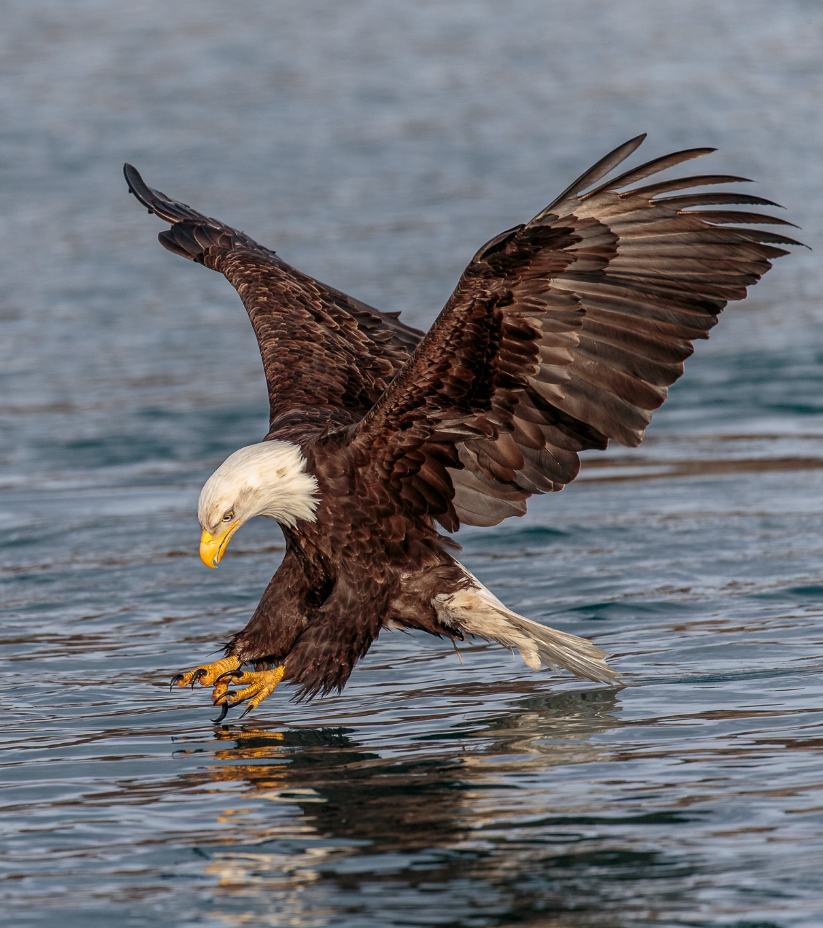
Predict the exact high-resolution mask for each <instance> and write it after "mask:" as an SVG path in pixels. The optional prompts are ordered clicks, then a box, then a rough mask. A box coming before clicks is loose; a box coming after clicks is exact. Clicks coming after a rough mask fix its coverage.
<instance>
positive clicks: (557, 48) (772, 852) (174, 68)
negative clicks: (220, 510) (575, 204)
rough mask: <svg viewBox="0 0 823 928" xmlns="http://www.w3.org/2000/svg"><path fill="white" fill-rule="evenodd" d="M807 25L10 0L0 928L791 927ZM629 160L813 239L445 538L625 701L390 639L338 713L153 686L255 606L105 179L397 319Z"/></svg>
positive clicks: (187, 348) (817, 435)
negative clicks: (578, 638) (540, 470)
mask: <svg viewBox="0 0 823 928" xmlns="http://www.w3.org/2000/svg"><path fill="white" fill-rule="evenodd" d="M821 99H823V6H821V4H820V3H819V2H817V0H808V2H803V0H782V2H781V3H774V2H773V0H724V2H722V3H717V2H716V0H691V2H689V3H681V2H674V0H673V2H669V0H621V2H620V3H612V2H607V0H577V2H575V3H561V2H554V0H509V2H507V3H506V4H500V3H493V2H491V0H487V2H484V0H477V2H469V0H464V2H460V0H457V2H453V3H448V4H439V3H433V2H424V0H413V2H406V3H402V4H401V3H379V2H376V0H345V2H341V0H318V2H307V3H301V4H297V3H288V2H279V0H277V2H272V0H246V2H243V3H237V4H226V3H218V2H216V0H198V2H193V0H177V2H174V3H168V2H162V3H161V2H159V0H146V2H142V3H139V4H129V3H125V2H123V0H73V2H72V3H64V2H57V0H38V2H36V3H31V2H30V0H6V2H5V3H4V5H3V16H2V28H0V217H2V222H0V256H2V263H1V264H0V284H1V286H0V333H1V334H0V422H2V435H3V441H2V446H0V494H2V504H1V505H0V525H2V532H0V578H1V579H2V588H3V596H4V612H3V620H2V630H1V632H0V654H1V655H2V680H3V702H4V713H3V725H2V730H1V731H0V738H2V745H3V754H2V765H1V766H0V772H1V773H0V786H2V793H0V803H1V804H2V816H1V817H0V828H1V829H2V830H1V831H0V834H1V835H2V846H3V852H2V858H0V868H2V881H0V893H2V896H3V906H2V912H3V916H0V920H2V919H3V918H5V923H8V924H9V925H25V926H46V925H57V924H59V925H61V926H68V928H72V926H83V928H96V926H110V925H119V926H123V928H137V926H140V928H143V926H158V925H174V926H178V925H179V926H189V925H192V926H194V925H204V926H221V925H249V926H260V925H272V926H286V925H291V926H312V928H314V926H317V928H319V926H353V928H354V926H375V928H377V926H424V925H426V926H453V928H458V926H459V928H470V926H471V928H475V926H486V925H490V926H514V925H518V926H557V928H560V926H564V928H565V926H598V928H600V926H602V928H624V926H626V928H628V926H641V925H642V926H646V925H660V926H670V925H671V926H674V925H677V926H728V928H731V926H734V928H744V926H746V928H754V926H757V928H767V926H780V928H783V926H808V928H812V926H819V925H820V924H823V683H821V678H820V672H821V668H822V667H823V656H822V655H823V538H821V516H823V364H822V363H821V361H823V307H822V306H821V301H820V293H821V289H822V288H823V275H821V270H820V264H819V255H820V253H821V250H822V249H823V219H821V210H820V202H821V194H823V158H822V157H821V153H823V122H822V121H821V119H820V100H821ZM644 130H647V131H649V133H650V137H649V141H648V142H647V144H646V146H644V151H645V152H647V153H648V156H653V155H656V154H662V153H663V152H665V151H668V150H671V149H672V148H676V147H686V146H694V145H715V146H718V147H719V148H720V149H721V151H720V153H719V154H716V155H713V156H712V157H711V159H707V161H706V162H705V165H706V168H707V169H709V170H720V171H724V172H732V173H741V174H744V175H747V176H750V177H754V178H756V179H758V180H759V181H760V184H759V186H758V187H757V192H758V193H760V194H762V195H765V196H768V197H771V198H773V199H776V200H778V201H780V202H782V203H783V204H784V205H785V206H786V207H787V209H788V212H787V213H786V215H787V216H788V217H789V218H790V219H792V220H793V221H795V222H797V223H798V224H800V225H801V226H803V231H802V233H800V235H801V237H802V238H803V239H804V241H806V242H807V243H808V244H810V245H811V246H813V247H814V248H815V249H816V250H815V251H813V252H799V253H797V254H795V255H793V256H792V257H789V258H785V259H783V260H782V261H781V262H780V263H779V264H778V266H777V267H776V268H775V269H774V271H773V272H772V273H770V274H769V276H768V277H767V278H766V279H765V280H764V281H763V282H762V283H761V284H760V285H759V286H758V287H757V288H756V289H755V290H754V292H753V295H752V298H751V299H750V300H749V301H747V303H746V304H745V305H743V306H739V307H733V308H730V309H729V310H728V311H727V313H726V314H725V315H724V318H723V319H722V320H721V325H720V326H719V327H718V329H716V330H715V333H714V334H713V336H712V340H711V342H710V343H708V344H703V343H701V344H699V345H698V352H697V355H696V357H694V358H693V359H692V360H691V362H690V363H689V365H688V366H687V373H686V377H685V378H684V379H683V380H682V381H681V382H680V383H679V384H678V385H677V386H676V388H674V389H673V390H672V393H671V398H670V400H669V402H668V403H667V405H666V406H665V407H664V408H663V409H662V410H661V411H660V412H659V413H658V414H657V415H656V417H655V421H654V423H653V425H652V427H651V429H650V430H649V435H648V439H647V441H646V443H645V444H644V445H642V446H641V447H640V448H639V449H636V450H634V451H631V452H626V451H622V450H620V449H615V450H614V451H610V452H609V453H608V454H605V455H590V456H589V457H588V458H587V460H586V463H585V466H584V471H583V474H582V476H581V478H580V480H578V481H577V482H576V483H575V484H573V485H572V486H570V487H569V488H568V489H567V490H566V491H565V492H563V493H562V494H559V495H555V496H552V497H550V498H541V499H539V500H536V501H533V503H532V505H531V508H530V512H529V514H528V516H527V517H526V518H524V519H522V520H514V521H510V522H508V523H505V524H504V525H502V526H499V527H498V528H496V529H490V530H482V531H481V530H470V531H466V532H464V533H461V537H460V540H461V541H462V542H463V544H464V546H465V550H464V556H463V559H464V561H465V562H466V564H467V565H468V566H469V567H470V568H471V569H472V570H473V571H474V572H475V573H476V574H478V575H479V576H480V577H481V578H483V580H484V581H485V582H486V583H487V584H488V585H489V586H490V587H491V588H492V589H493V590H495V592H497V593H498V595H499V596H500V597H501V598H502V599H504V600H505V601H506V602H507V603H509V604H510V605H511V606H513V607H514V608H516V609H517V610H518V611H520V612H523V613H525V614H527V615H530V616H533V617H535V618H537V619H540V620H542V621H545V622H548V623H550V624H553V625H556V626H558V627H560V628H563V629H567V630H569V631H572V632H574V633H576V634H581V635H587V636H590V637H592V638H593V639H595V640H596V641H597V642H598V643H599V644H600V645H602V646H603V647H604V648H606V649H607V650H609V651H610V652H612V653H613V654H614V661H615V665H616V666H617V667H618V668H619V670H620V671H621V672H622V673H623V674H624V675H625V680H626V683H627V684H628V686H627V687H626V688H625V689H622V690H616V689H610V688H608V687H604V686H600V685H595V684H590V683H585V682H576V681H574V680H572V679H571V678H569V677H559V676H551V675H549V674H546V673H542V674H536V673H533V672H530V671H528V670H527V669H526V668H525V667H524V666H523V664H522V663H521V662H520V661H519V660H516V659H514V658H512V657H511V656H510V655H509V654H508V653H507V652H506V651H502V650H500V649H496V648H492V647H471V648H470V647H465V648H463V649H462V653H461V657H462V661H463V662H462V664H461V663H460V661H459V659H458V657H457V656H456V655H455V653H454V651H453V650H452V649H451V648H450V647H447V646H445V645H444V644H443V643H440V642H437V641H434V640H430V639H427V638H424V637H414V636H412V637H408V636H403V635H399V634H393V635H392V634H386V635H384V636H383V637H382V638H381V639H380V640H379V641H378V642H377V644H376V645H375V646H374V648H373V649H372V651H371V653H370V654H369V655H368V657H367V659H366V660H365V661H364V662H363V664H362V665H361V667H360V668H359V669H358V670H357V671H356V672H355V673H354V675H353V677H352V679H351V682H350V684H349V686H348V687H347V689H346V690H345V692H344V693H343V695H342V696H340V697H335V698H327V699H324V700H319V701H316V702H314V703H311V704H309V705H294V704H293V703H291V702H290V701H289V693H288V692H287V691H286V690H279V691H278V692H277V693H276V694H275V695H274V696H273V697H272V698H271V699H269V700H268V701H267V702H266V703H265V704H264V705H263V706H261V708H260V709H259V710H258V711H257V712H256V713H254V714H253V716H250V717H248V718H246V719H245V720H243V721H242V722H238V721H235V720H232V719H231V718H230V719H229V720H227V724H225V725H224V726H222V727H215V726H214V725H212V723H211V722H210V719H211V718H212V716H213V715H214V710H213V709H211V707H210V706H209V703H208V694H207V691H205V690H199V691H197V692H188V691H185V692H183V691H175V692H174V693H170V692H169V691H168V687H167V681H168V680H169V678H170V677H171V675H172V674H173V673H174V672H176V671H177V670H180V669H182V668H185V667H189V666H192V665H193V663H194V662H197V661H200V660H202V659H204V658H206V657H208V656H209V654H210V653H211V652H212V651H213V649H214V648H215V647H216V646H217V644H218V643H220V642H221V641H223V640H225V638H226V637H227V635H228V634H229V633H230V632H231V631H232V630H234V629H236V628H237V627H238V626H241V625H242V624H243V623H244V622H245V621H246V618H247V617H248V615H249V613H250V611H251V610H252V609H253V608H254V606H255V604H256V602H257V600H258V598H259V595H260V593H261V591H262V589H263V587H264V585H265V584H266V582H267V581H268V579H269V577H270V575H271V573H272V571H273V569H274V567H275V565H276V563H277V560H278V558H279V556H280V552H281V550H282V548H281V541H282V539H281V537H280V535H279V531H278V530H277V528H276V526H274V525H273V524H271V523H267V524H252V525H250V526H248V527H246V528H245V529H244V531H243V532H242V533H241V534H240V535H238V536H237V537H236V539H235V541H234V542H233V546H232V550H231V551H230V552H229V555H228V556H227V558H226V559H225V560H224V562H223V564H221V567H220V570H218V571H207V570H206V569H205V568H203V567H202V565H201V564H200V562H199V560H198V558H197V542H198V535H199V529H198V526H197V522H196V518H195V504H196V499H197V495H198V492H199V488H200V486H201V484H202V482H203V481H204V480H205V478H206V477H207V476H208V474H209V473H210V471H211V469H212V468H213V467H214V466H215V465H216V464H217V463H218V462H219V461H220V460H221V459H222V458H223V457H224V456H225V455H227V454H228V453H229V452H231V451H232V450H234V449H235V448H236V447H238V446H240V445H242V444H245V443H249V442H252V441H256V440H258V439H259V438H260V437H261V436H262V435H263V433H264V431H265V422H266V403H265V393H264V387H263V379H262V374H261V371H260V365H259V359H258V357H257V353H256V346H255V343H254V340H253V337H252V334H251V331H250V328H249V326H248V322H247V320H246V318H245V314H244V312H243V310H242V307H241V305H240V304H239V302H238V300H237V299H236V297H235V295H234V293H233V292H232V290H231V288H230V287H229V286H228V284H227V283H226V282H225V281H224V280H222V279H221V278H219V277H218V276H217V275H214V274H210V273H209V272H207V271H205V270H204V269H203V268H200V267H197V266H194V265H192V264H188V263H186V262H184V261H182V260H180V259H178V258H175V257H174V256H172V255H169V254H168V253H166V252H164V251H163V250H162V249H161V248H160V246H159V245H158V244H157V242H156V238H155V236H156V234H157V232H158V231H159V229H160V225H159V223H157V221H156V219H154V217H150V216H148V215H146V213H145V212H144V211H142V210H140V209H138V208H137V204H136V203H135V202H134V200H133V199H132V198H130V197H128V196H127V195H126V190H125V185H124V183H123V180H122V177H121V174H120V170H121V165H122V163H123V162H124V161H126V160H128V161H130V162H132V163H134V164H136V165H137V166H138V167H139V168H140V169H141V171H143V172H144V174H145V176H146V178H147V179H148V181H149V182H150V183H152V184H153V185H155V186H157V187H159V188H160V189H163V190H166V191H167V192H169V193H171V194H173V195H175V196H177V197H180V198H181V199H183V200H186V201H188V202H191V203H192V204H194V205H196V206H198V207H199V208H201V209H203V210H204V211H206V212H208V213H210V214H212V215H216V216H219V217H221V218H223V219H225V220H226V221H228V222H230V223H232V224H234V225H236V226H239V227H241V228H243V229H245V230H246V231H248V232H249V233H251V234H252V235H254V236H255V237H258V238H259V239H260V240H261V241H263V242H266V243H270V244H272V245H274V246H275V247H276V248H277V249H278V251H279V252H280V253H281V254H282V256H283V257H284V258H285V259H286V260H288V261H290V262H291V263H293V264H295V265H297V266H299V267H301V268H302V269H304V270H306V271H308V272H309V273H312V274H314V275H315V276H317V277H319V278H320V279H322V280H326V281H328V282H329V283H332V284H335V285H336V286H338V287H340V288H341V289H344V290H348V291H350V292H352V293H354V294H356V295H357V296H359V297H361V298H362V299H365V300H367V301H369V302H371V303H373V304H375V305H377V306H380V307H383V308H386V309H401V310H403V311H404V313H405V316H404V318H406V319H407V320H408V321H410V322H411V323H413V324H417V325H421V326H424V325H428V324H429V323H430V321H431V320H432V319H433V317H434V315H435V313H436V312H437V310H438V308H439V307H440V306H441V305H442V304H443V302H444V300H445V299H446V297H447V296H448V293H449V291H450V289H451V287H452V286H453V284H454V282H455V281H456V279H457V276H458V274H459V273H460V270H461V269H462V267H463V266H464V264H465V263H466V261H467V260H468V258H469V257H470V256H471V254H472V253H473V252H474V250H475V249H476V248H477V247H478V246H479V245H480V244H481V243H482V242H483V241H485V240H486V239H487V238H489V237H490V236H491V235H493V234H495V233H496V232H498V231H500V230H501V229H504V228H507V227H509V226H511V225H513V224H514V223H516V222H519V221H521V220H523V219H526V218H528V217H530V216H531V215H533V214H534V213H535V212H536V211H537V210H539V209H540V208H542V207H543V206H544V205H545V204H546V203H547V202H548V201H549V200H550V199H551V198H552V197H553V195H554V194H556V193H557V192H559V190H560V189H561V188H562V187H564V186H565V185H566V183H567V182H568V181H569V180H570V179H571V178H572V177H573V176H575V174H577V173H578V172H579V171H580V170H582V169H583V168H585V167H587V166H588V165H589V164H590V163H591V162H592V161H593V160H594V159H595V158H596V157H599V156H600V155H601V154H602V153H604V152H605V151H607V150H608V149H610V148H611V147H613V146H615V145H616V144H618V143H620V142H622V141H624V140H625V139H627V138H629V137H631V136H633V135H635V134H637V133H638V132H641V131H644Z"/></svg>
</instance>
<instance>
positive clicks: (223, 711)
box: [212, 702, 229, 725]
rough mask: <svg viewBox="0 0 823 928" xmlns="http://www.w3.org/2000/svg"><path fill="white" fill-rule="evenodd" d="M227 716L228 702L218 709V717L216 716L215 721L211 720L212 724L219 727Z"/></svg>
mask: <svg viewBox="0 0 823 928" xmlns="http://www.w3.org/2000/svg"><path fill="white" fill-rule="evenodd" d="M228 714H229V704H228V702H224V703H223V705H222V706H221V708H220V715H218V716H217V718H216V719H212V722H214V724H215V725H219V724H220V723H221V722H222V721H223V719H224V718H225V717H226V716H227V715H228Z"/></svg>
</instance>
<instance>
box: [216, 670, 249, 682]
mask: <svg viewBox="0 0 823 928" xmlns="http://www.w3.org/2000/svg"><path fill="white" fill-rule="evenodd" d="M235 674H240V675H241V676H242V674H243V671H242V670H227V671H226V672H225V673H221V674H220V676H219V677H218V678H217V679H216V680H215V681H214V682H215V684H217V683H219V682H220V681H221V680H225V679H226V678H227V677H228V678H229V679H230V680H233V679H234V677H235Z"/></svg>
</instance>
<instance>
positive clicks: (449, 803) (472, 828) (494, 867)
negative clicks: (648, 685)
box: [202, 689, 629, 925]
mask: <svg viewBox="0 0 823 928" xmlns="http://www.w3.org/2000/svg"><path fill="white" fill-rule="evenodd" d="M618 713H619V692H618V691H615V690H613V689H608V690H606V689H600V690H588V691H583V690H575V691H567V692H563V693H556V694H553V695H536V696H532V697H527V698H523V699H521V700H519V701H518V702H517V704H516V706H515V707H514V708H513V710H512V711H509V712H507V713H505V714H497V715H496V716H494V717H491V718H486V719H482V720H480V721H474V722H466V723H463V724H459V725H457V726H454V727H452V728H448V729H443V730H436V729H434V730H433V729H431V728H429V730H428V731H427V733H425V734H421V735H420V736H419V737H418V739H417V740H416V741H412V742H409V741H408V740H406V741H404V743H403V745H402V747H396V746H392V745H391V744H386V743H385V742H378V740H377V739H375V738H374V734H373V731H370V730H369V729H368V728H364V729H363V730H362V732H363V737H362V739H360V740H358V738H357V737H355V735H354V733H353V730H352V729H343V728H338V729H333V728H323V729H315V730H308V729H303V730H288V729H287V730H279V731H278V730H265V729H255V728H251V727H246V728H243V729H224V730H222V731H220V732H219V734H218V737H219V739H221V740H222V741H224V742H225V746H224V747H223V746H221V747H218V749H217V750H216V752H215V757H216V759H217V760H218V761H219V762H218V763H216V764H214V765H212V766H210V767H209V768H208V771H207V772H208V775H209V777H211V778H212V779H213V780H214V781H216V782H218V783H228V782H232V781H235V782H241V783H244V784H245V785H246V787H247V790H246V791H245V792H244V793H243V794H242V796H238V794H237V793H236V792H232V798H233V802H234V806H235V807H233V808H230V809H226V810H225V813H224V816H223V821H230V822H232V823H233V824H235V825H236V830H235V831H234V832H233V834H234V840H233V841H232V843H230V844H226V843H221V844H219V845H216V846H212V847H210V848H203V849H202V850H203V853H204V854H205V855H206V856H207V857H208V859H209V863H208V865H207V872H208V873H209V874H210V875H211V876H212V878H216V879H217V887H216V892H215V907H216V909H217V912H216V913H215V914H217V915H221V916H223V917H225V918H227V919H229V920H232V922H233V923H234V922H236V923H238V924H244V923H246V920H248V923H250V924H251V923H254V924H272V925H281V924H289V925H325V924H340V923H346V924H348V923H349V922H339V921H338V919H339V918H340V917H341V915H342V914H343V913H348V915H347V918H351V919H352V921H351V924H355V923H356V924H358V925H370V924H375V925H377V924H383V925H388V924H392V925H393V924H455V925H457V924H460V925H462V924H464V923H465V924H467V925H468V924H475V923H477V924H480V923H481V922H473V921H472V920H471V917H472V916H471V913H472V912H474V917H475V918H478V917H482V918H489V917H490V916H491V914H492V913H497V915H496V919H498V920H496V921H495V922H494V923H495V924H498V923H503V922H505V921H507V920H509V919H514V918H517V919H519V921H518V923H519V924H528V923H530V921H529V920H530V918H531V917H532V915H534V916H535V917H537V914H538V913H540V919H539V924H541V925H543V924H551V922H550V921H547V919H548V918H553V914H552V913H555V914H559V913H561V912H562V913H565V914H564V915H563V918H564V921H563V924H569V922H568V917H567V916H568V915H569V914H570V913H576V915H577V916H579V917H578V918H576V920H575V922H574V923H575V924H581V925H583V924H589V921H588V920H587V919H589V918H590V917H594V916H595V915H596V914H597V912H598V911H599V913H600V915H601V916H602V914H603V913H602V908H600V904H599V902H602V901H603V900H602V898H601V897H602V893H600V892H598V891H597V890H596V889H594V888H593V887H592V886H589V885H583V884H587V883H588V881H589V880H591V879H592V878H593V875H594V874H595V873H596V872H597V869H598V868H596V867H592V866H591V864H592V861H593V855H595V856H596V854H597V848H596V847H594V846H593V844H592V835H591V834H587V832H590V831H591V816H590V815H589V816H588V817H587V816H586V815H583V814H582V810H586V811H588V810H590V809H591V805H590V803H589V802H588V801H587V799H586V779H587V776H586V772H585V771H586V765H598V764H600V763H601V762H602V761H605V760H607V759H608V758H609V756H610V754H611V752H610V749H609V746H608V742H606V741H604V740H602V739H601V738H600V737H599V736H602V735H604V734H605V733H606V732H608V731H609V730H610V729H612V728H614V727H616V726H618V725H619V724H620V722H619V718H618ZM569 765H576V767H577V768H579V769H580V774H579V776H577V775H576V774H574V775H572V776H571V778H570V776H569V772H568V771H565V772H564V773H563V774H562V776H561V777H559V778H558V780H559V781H562V784H563V788H562V791H561V792H562V797H561V796H558V804H557V805H556V806H554V807H552V808H547V807H546V796H547V795H549V796H551V795H552V788H551V783H550V779H549V778H551V777H552V776H553V775H556V774H557V772H558V768H566V767H568V766H569ZM570 779H571V781H572V783H573V784H577V786H578V787H579V790H580V796H579V799H580V803H579V804H578V803H577V802H573V803H572V807H569V806H568V805H567V804H566V803H567V800H568V798H569V781H570ZM266 801H268V802H269V804H267V802H266ZM298 810H299V811H298ZM594 843H595V844H596V843H597V842H594ZM626 850H627V851H628V849H626ZM609 853H611V854H612V855H613V852H612V851H610V852H609ZM581 854H582V855H583V856H584V857H585V861H584V860H583V859H581V857H580V855H581ZM624 863H625V864H627V863H629V861H628V860H626V861H624ZM581 864H585V866H584V867H581V866H580V865H581ZM570 893H571V896H570ZM412 911H413V912H414V915H413V916H412V915H411V912H412ZM267 912H268V914H266V913H267ZM404 912H405V913H406V915H405V916H403V913H404ZM404 918H405V919H406V920H405V921H404ZM524 918H525V921H524ZM398 919H399V920H398ZM499 919H502V921H499ZM482 923H483V924H487V923H488V922H482ZM536 923H537V922H536Z"/></svg>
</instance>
